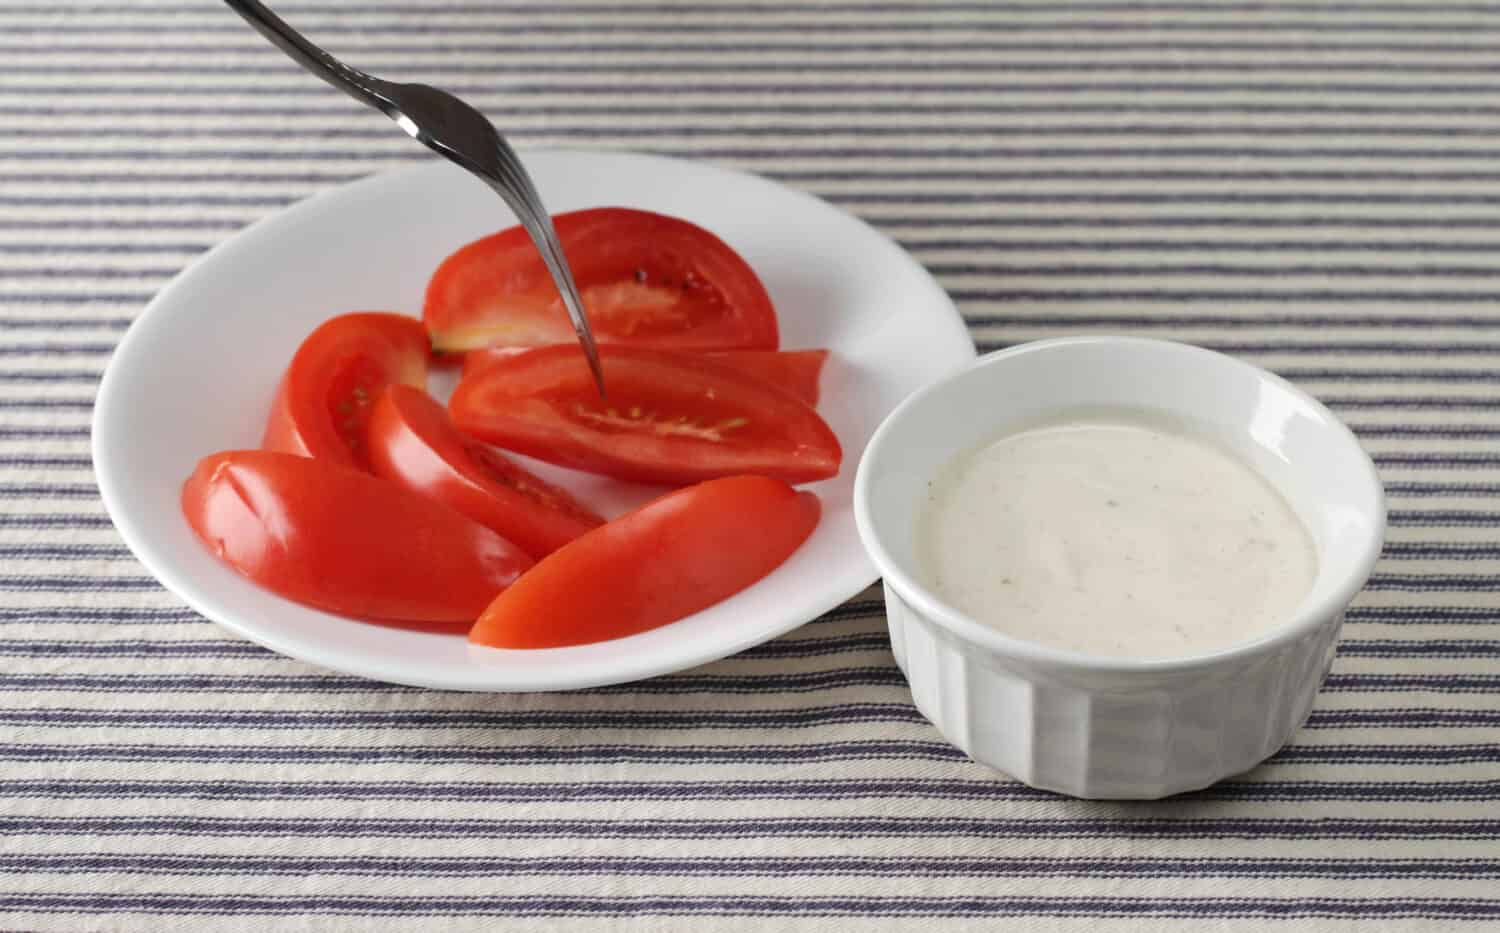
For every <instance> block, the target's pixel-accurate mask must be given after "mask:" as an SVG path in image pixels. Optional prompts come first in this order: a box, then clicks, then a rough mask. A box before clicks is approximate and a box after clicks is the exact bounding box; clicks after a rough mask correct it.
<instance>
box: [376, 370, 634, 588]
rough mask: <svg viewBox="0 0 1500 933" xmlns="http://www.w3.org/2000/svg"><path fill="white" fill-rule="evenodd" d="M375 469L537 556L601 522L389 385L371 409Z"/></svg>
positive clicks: (424, 399) (440, 411)
mask: <svg viewBox="0 0 1500 933" xmlns="http://www.w3.org/2000/svg"><path fill="white" fill-rule="evenodd" d="M369 449H370V462H371V465H372V467H373V468H374V471H375V475H376V476H379V477H382V478H384V479H387V480H390V481H392V482H394V483H396V484H397V485H400V486H404V487H406V488H407V489H410V490H412V491H413V492H418V493H421V494H423V495H426V496H430V497H431V498H434V499H437V500H438V501H439V502H442V503H444V504H446V505H448V506H450V507H452V508H454V509H457V510H458V511H460V512H462V513H463V514H465V515H467V516H469V517H470V518H472V519H474V520H475V521H476V522H479V523H480V524H481V525H484V526H485V527H487V528H489V529H491V530H492V531H494V532H496V533H497V534H499V535H500V536H501V537H504V538H506V539H507V540H509V541H512V542H514V543H515V544H516V545H517V546H519V547H520V548H521V549H522V550H523V551H525V552H526V553H528V554H530V555H531V556H532V557H535V558H541V557H545V556H546V555H548V554H550V553H552V552H553V551H555V550H557V549H558V548H560V547H562V546H563V545H564V544H567V543H568V542H569V541H572V540H573V539H574V538H576V537H578V536H579V535H581V534H583V533H584V532H585V531H588V530H589V529H590V528H594V527H596V526H598V525H601V524H603V523H604V519H602V518H600V517H599V516H598V515H595V514H594V513H593V512H591V511H589V510H588V509H586V508H584V507H583V506H582V505H580V504H579V503H578V501H577V500H576V499H574V498H573V497H572V496H570V495H569V494H568V493H567V492H566V491H564V490H562V489H559V488H558V487H556V486H554V485H552V484H551V483H549V482H547V481H546V480H544V479H542V478H540V477H538V476H534V475H532V474H531V473H530V472H529V471H527V470H526V469H525V468H524V467H522V466H520V465H519V464H517V463H515V462H513V461H511V460H510V459H508V458H506V457H505V456H503V455H501V454H499V453H497V452H495V451H493V450H490V449H489V448H487V447H485V446H484V445H483V444H481V443H479V442H478V441H475V440H472V439H470V438H467V437H465V436H464V435H462V434H460V433H459V431H458V429H457V428H455V427H454V426H453V419H452V418H450V417H449V416H448V411H447V409H445V408H443V406H442V405H439V404H438V403H437V402H435V401H433V400H432V397H431V396H429V395H428V394H427V393H425V392H422V391H420V390H418V389H413V388H411V387H410V386H403V385H392V386H390V387H389V388H387V389H386V390H385V392H384V393H382V394H381V396H380V398H379V399H377V400H376V402H375V408H374V410H373V411H372V412H371V413H370V445H369Z"/></svg>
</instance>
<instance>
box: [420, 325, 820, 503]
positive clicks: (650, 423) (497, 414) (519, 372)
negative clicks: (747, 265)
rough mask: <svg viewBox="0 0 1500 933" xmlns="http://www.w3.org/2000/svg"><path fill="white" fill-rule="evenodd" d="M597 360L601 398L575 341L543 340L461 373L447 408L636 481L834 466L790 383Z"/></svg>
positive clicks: (655, 353)
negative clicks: (603, 388)
mask: <svg viewBox="0 0 1500 933" xmlns="http://www.w3.org/2000/svg"><path fill="white" fill-rule="evenodd" d="M602 357H603V366H604V377H605V382H606V383H607V387H608V390H609V398H608V399H601V398H600V397H599V395H598V392H597V390H596V389H595V388H594V383H593V379H592V378H591V376H590V374H589V368H588V364H587V363H586V362H585V361H584V358H583V354H582V353H580V352H579V350H578V348H577V347H569V346H557V347H542V348H540V349H537V350H530V351H527V352H526V353H519V354H515V355H514V356H510V357H507V358H504V359H497V360H495V361H494V362H493V363H492V364H490V365H488V366H485V367H483V368H481V369H480V370H479V371H478V372H476V373H474V374H473V375H472V376H470V377H468V378H466V379H463V380H461V381H460V382H459V384H458V389H457V390H456V391H455V392H454V393H453V398H452V400H451V401H450V402H449V406H448V407H449V410H450V411H451V412H452V413H453V420H454V422H455V423H456V424H457V425H458V427H459V430H461V431H463V432H465V433H467V434H471V435H473V436H474V437H477V438H480V439H482V440H485V441H489V442H490V443H492V444H495V445H497V446H500V447H505V448H507V449H510V450H514V451H516V452H518V453H523V454H527V455H529V456H532V457H536V458H537V459H539V460H546V461H548V462H549V463H556V464H560V465H562V466H567V467H573V468H575V469H579V470H587V471H589V472H592V473H602V474H604V475H606V476H614V477H617V478H619V479H627V480H634V481H636V482H642V483H673V484H684V483H695V482H699V481H701V480H705V479H713V478H715V477H720V476H732V475H735V474H738V473H758V474H761V475H764V476H774V477H776V478H777V479H783V480H786V481H787V482H789V483H801V482H807V481H810V480H818V479H827V478H828V477H830V476H834V475H836V474H837V473H838V471H839V463H840V460H841V459H842V456H843V455H842V451H841V450H840V448H839V442H838V438H837V437H835V436H834V434H833V432H832V431H831V430H829V428H828V425H827V424H825V423H824V422H823V419H822V418H819V417H818V413H817V412H816V411H814V410H813V409H812V407H811V406H809V405H808V404H807V403H806V402H803V401H802V400H801V399H799V398H797V397H796V396H795V395H792V394H791V393H789V392H785V391H782V390H781V389H779V388H777V387H775V386H773V385H769V384H767V383H765V382H762V381H761V380H759V379H756V378H754V377H753V376H746V375H745V374H743V373H739V372H736V371H735V370H733V369H730V368H728V367H727V366H724V365H722V364H719V363H714V362H711V361H708V360H704V359H702V358H701V357H699V356H695V355H688V354H681V353H664V352H662V351H660V350H646V349H642V348H637V347H607V348H603V351H602Z"/></svg>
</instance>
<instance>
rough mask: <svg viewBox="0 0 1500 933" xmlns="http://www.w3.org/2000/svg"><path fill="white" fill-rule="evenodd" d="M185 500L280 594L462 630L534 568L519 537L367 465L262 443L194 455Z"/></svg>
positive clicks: (207, 530) (206, 532) (241, 563)
mask: <svg viewBox="0 0 1500 933" xmlns="http://www.w3.org/2000/svg"><path fill="white" fill-rule="evenodd" d="M182 511H183V514H184V515H185V516H186V517H187V520H188V524H190V525H191V526H192V528H193V531H194V532H195V533H196V534H197V535H198V537H199V539H200V540H202V541H203V543H204V544H205V545H207V546H208V549H209V550H210V551H211V552H213V554H214V555H215V556H216V557H218V558H219V559H220V560H222V561H224V562H225V563H227V564H229V565H230V566H231V567H233V568H234V569H235V570H237V571H239V572H240V573H241V574H244V575H245V576H246V577H249V578H250V579H251V580H254V581H255V582H256V583H258V584H260V585H261V586H264V587H265V588H266V589H269V590H271V591H273V592H275V593H278V594H280V595H282V596H284V597H286V598H287V599H291V600H295V601H296V602H299V603H304V604H306V605H309V606H313V607H315V608H318V609H323V610H326V611H328V612H334V613H338V614H339V615H345V616H352V617H354V618H357V619H365V620H371V621H384V622H404V623H409V624H418V625H421V626H422V627H426V628H436V629H442V630H446V631H463V630H464V629H465V628H466V627H467V626H468V624H469V623H470V622H472V621H473V620H474V618H475V617H476V616H478V615H479V612H480V611H481V610H482V609H484V607H485V606H486V605H487V604H488V603H489V602H490V600H492V599H494V597H495V595H496V594H497V593H499V592H500V591H501V590H503V589H505V588H506V587H507V586H509V585H510V584H511V583H513V582H514V581H515V580H516V578H517V577H519V576H520V575H521V574H522V572H524V571H525V570H527V569H528V568H530V566H531V564H532V560H531V558H530V557H528V556H527V555H526V554H525V553H523V552H522V551H521V550H520V549H518V548H517V547H516V546H515V545H513V544H511V543H510V542H509V541H506V540H505V539H504V538H502V537H500V536H499V535H497V534H495V533H494V532H493V531H491V530H490V529H488V528H486V527H484V526H483V525H480V524H479V523H478V522H475V521H473V520H472V519H469V518H467V517H466V516H463V515H460V514H459V513H458V512H455V511H454V510H452V509H450V508H448V507H447V506H445V505H442V504H441V503H438V502H434V501H432V500H431V499H428V498H426V497H425V496H421V495H418V494H417V493H414V492H410V491H408V490H405V489H401V488H399V487H397V486H395V485H393V484H391V483H388V482H386V481H385V480H381V479H377V478H375V477H373V476H371V475H369V474H368V473H362V472H360V471H358V470H355V469H351V468H350V467H347V466H342V465H340V464H337V463H331V462H329V461H326V460H313V459H309V458H307V457H299V456H296V455H293V454H285V453H278V452H275V451H268V450H239V451H225V452H223V453H217V454H214V455H212V456H209V457H205V458H204V459H203V460H201V461H199V463H198V468H197V469H196V470H195V471H194V472H193V475H192V476H191V477H189V478H188V480H187V482H186V483H185V484H184V485H183V487H182Z"/></svg>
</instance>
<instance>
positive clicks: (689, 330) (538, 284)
mask: <svg viewBox="0 0 1500 933" xmlns="http://www.w3.org/2000/svg"><path fill="white" fill-rule="evenodd" d="M552 221H553V226H554V227H556V229H557V235H558V238H559V240H560V241H561V243H562V248H563V252H564V254H565V255H566V256H567V257H568V264H569V266H571V268H572V271H573V278H574V280H575V281H576V282H577V284H578V289H579V294H580V297H582V298H583V304H584V309H585V312H586V313H587V315H588V318H589V325H590V328H591V329H592V330H593V332H594V337H595V338H596V339H597V340H598V341H599V342H600V343H627V344H631V345H635V346H650V347H665V348H675V349H692V350H711V349H733V348H747V349H749V348H753V349H765V350H774V349H776V345H777V341H778V336H777V328H776V312H775V309H774V308H773V307H772V305H771V298H770V296H769V295H768V294H767V293H766V289H765V286H763V285H762V284H761V282H760V279H759V278H758V277H757V276H756V274H755V271H754V270H753V269H751V268H750V266H749V265H748V264H747V263H746V262H745V261H744V259H742V258H740V256H739V254H738V253H736V252H735V251H734V250H733V249H732V248H731V247H730V246H729V245H728V244H726V243H725V242H724V241H723V240H720V239H719V238H718V237H716V236H714V235H713V234H712V233H710V232H708V231H707V230H704V229H703V228H702V227H698V226H696V225H694V224H691V223H688V222H687V221H685V220H679V219H677V218H675V217H667V216H665V215H662V214H654V213H651V212H649V211H639V210H631V209H627V208H595V209H592V210H584V211H572V212H569V213H563V214H557V215H555V216H554V217H553V218H552ZM422 319H423V321H424V322H425V323H426V324H427V328H428V330H429V331H430V332H431V334H432V342H433V346H434V347H436V348H437V349H439V350H442V351H444V352H450V353H451V352H463V351H467V350H477V349H480V348H482V347H486V346H490V345H499V346H541V345H545V344H555V343H571V342H572V341H573V339H574V337H573V327H572V324H571V323H570V322H569V320H568V315H567V310H566V308H565V307H564V305H563V303H562V296H561V295H559V294H558V291H557V288H556V286H554V285H553V284H552V277H551V275H550V274H549V273H548V271H547V267H546V266H545V265H544V264H543V262H542V258H541V255H540V254H539V253H538V252H537V250H536V248H535V246H533V245H532V242H531V238H530V236H529V235H528V234H527V233H526V231H525V229H524V228H522V227H511V228H510V229H508V230H503V231H501V232H500V233H496V234H493V235H492V236H488V237H485V238H483V239H481V240H476V241H475V242H473V243H470V244H469V245H467V246H465V247H463V248H462V249H460V250H458V251H457V252H455V253H453V254H452V255H451V256H449V257H448V258H447V259H445V260H444V261H443V263H442V265H440V266H439V267H438V269H437V271H436V272H435V273H434V274H433V277H432V280H431V282H430V283H429V284H428V287H427V296H426V300H425V302H424V306H423V309H422Z"/></svg>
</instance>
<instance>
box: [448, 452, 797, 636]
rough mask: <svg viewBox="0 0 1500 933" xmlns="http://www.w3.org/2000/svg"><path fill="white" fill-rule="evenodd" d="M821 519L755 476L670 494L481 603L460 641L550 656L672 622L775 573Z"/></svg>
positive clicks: (776, 484) (788, 491)
mask: <svg viewBox="0 0 1500 933" xmlns="http://www.w3.org/2000/svg"><path fill="white" fill-rule="evenodd" d="M821 512H822V506H821V504H820V503H819V502H818V498H817V496H815V495H813V494H812V493H810V492H798V491H797V490H795V489H792V488H791V487H790V486H788V485H787V484H786V483H783V482H780V481H779V480H773V479H768V478H766V477H762V476H733V477H726V478H724V479H716V480H709V481H708V482H705V483H700V484H698V485H696V486H690V487H688V488H686V489H679V490H677V491H675V492H671V493H668V494H666V495H665V496H662V497H661V498H659V499H656V500H654V501H652V502H649V503H647V504H646V505H643V506H641V507H640V508H639V509H636V510H635V511H634V512H630V513H628V514H626V515H623V516H621V517H620V518H617V519H615V520H614V521H612V522H609V523H608V524H606V525H603V526H601V527H599V528H596V529H594V530H593V531H590V532H589V533H588V534H585V535H583V536H582V537H580V538H578V539H577V540H576V541H574V542H572V543H571V544H568V545H565V546H564V547H561V548H559V549H558V550H557V551H556V552H554V553H553V554H552V555H551V556H549V557H547V558H545V559H543V560H542V561H540V562H538V563H537V565H536V566H535V567H533V568H532V569H531V571H530V572H529V573H527V574H526V576H524V577H522V578H521V579H520V580H519V581H517V582H516V584H515V585H514V586H512V587H511V588H510V589H508V590H506V591H505V592H503V593H501V594H500V595H499V596H497V597H496V598H495V600H494V602H492V603H490V605H489V607H488V608H487V609H485V611H484V613H483V614H482V615H481V616H480V617H479V620H478V621H477V622H475V623H474V627H473V628H472V629H470V630H469V640H470V641H472V642H475V643H477V644H481V645H488V646H490V647H494V648H559V647H565V646H568V645H582V644H589V643H592V642H598V641H606V640H609V639H612V638H624V637H625V636H627V635H635V634H637V633H639V632H644V631H647V630H649V629H653V628H657V627H659V626H662V625H667V624H669V623H671V622H676V621H677V620H679V619H682V618H685V617H687V616H689V615H692V614H693V613H695V612H698V611H700V610H703V609H706V608H708V607H709V606H712V605H714V604H715V603H717V602H720V601H721V600H724V599H727V598H729V597H730V596H732V595H734V594H735V593H738V592H739V591H740V590H743V589H745V588H746V587H748V586H750V585H751V584H752V583H755V582H756V581H758V580H760V579H761V578H763V577H765V576H766V575H767V574H769V573H770V572H771V571H773V570H775V569H776V568H777V567H779V566H781V564H782V563H783V562H784V561H785V560H786V559H787V558H788V557H790V556H791V555H792V553H793V552H794V551H796V550H797V548H798V547H800V546H801V545H802V542H803V541H805V540H807V537H808V536H809V535H810V534H812V532H813V529H814V528H816V527H817V524H818V519H819V517H820V515H821Z"/></svg>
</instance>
